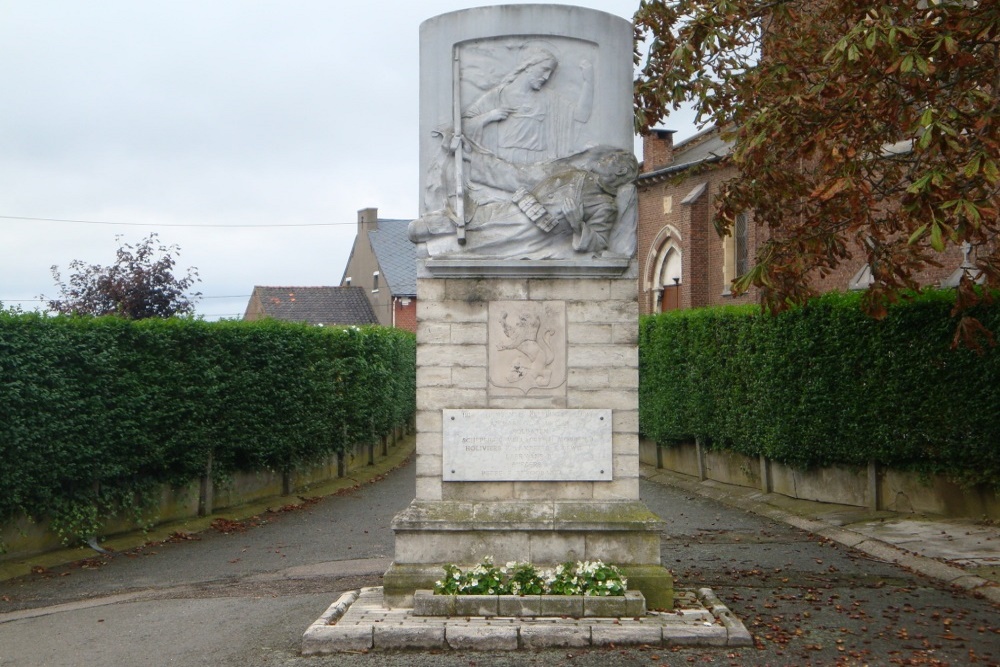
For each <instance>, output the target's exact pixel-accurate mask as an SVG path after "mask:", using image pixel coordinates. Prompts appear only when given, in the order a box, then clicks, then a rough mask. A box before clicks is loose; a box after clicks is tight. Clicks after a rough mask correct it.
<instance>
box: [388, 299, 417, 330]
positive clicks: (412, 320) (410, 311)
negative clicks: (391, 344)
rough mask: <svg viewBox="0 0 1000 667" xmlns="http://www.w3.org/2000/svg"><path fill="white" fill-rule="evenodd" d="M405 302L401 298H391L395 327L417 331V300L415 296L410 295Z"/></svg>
mask: <svg viewBox="0 0 1000 667" xmlns="http://www.w3.org/2000/svg"><path fill="white" fill-rule="evenodd" d="M406 301H407V303H406V304H405V305H404V303H403V299H400V298H396V299H394V300H393V309H394V311H395V312H394V315H393V321H394V322H395V323H396V328H397V329H405V330H406V331H412V332H413V333H416V332H417V300H416V298H413V297H410V298H407V299H406Z"/></svg>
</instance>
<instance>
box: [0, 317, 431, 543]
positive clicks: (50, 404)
mask: <svg viewBox="0 0 1000 667" xmlns="http://www.w3.org/2000/svg"><path fill="white" fill-rule="evenodd" d="M415 359H416V355H415V339H414V337H413V335H412V334H409V333H407V332H404V331H401V330H398V329H387V328H380V327H366V328H362V329H358V328H355V327H349V328H343V329H339V328H322V327H311V326H306V325H295V324H287V323H282V322H276V321H263V322H236V321H224V322H215V323H209V322H203V321H197V320H184V319H169V320H162V319H147V320H140V321H129V320H124V319H121V318H117V317H102V318H91V317H44V316H40V315H37V314H23V315H21V314H12V313H0V416H2V418H0V460H2V461H3V465H0V489H3V493H0V521H4V520H7V519H9V518H11V517H12V516H14V515H15V514H17V513H24V514H27V515H28V516H30V517H34V518H42V517H47V518H49V519H50V520H51V521H52V525H53V527H54V528H55V529H56V530H58V531H59V532H61V533H63V534H64V537H66V538H71V537H73V536H86V535H88V534H93V533H92V532H88V531H93V530H94V529H96V527H97V526H99V525H100V522H101V520H102V517H104V516H106V515H108V514H113V513H115V512H117V511H121V510H123V509H125V510H128V509H131V510H134V511H135V513H136V515H137V518H138V516H139V514H141V509H142V507H141V504H142V503H141V497H142V495H143V493H144V492H148V491H152V490H154V489H156V488H158V486H159V485H160V484H163V483H167V484H171V485H173V486H182V485H184V484H186V483H188V482H191V481H193V480H196V479H198V478H199V477H200V476H202V475H203V474H205V471H206V468H207V466H208V464H209V461H211V471H212V475H213V477H214V478H215V479H217V480H225V479H226V478H227V477H228V476H230V475H231V474H232V473H234V472H236V471H259V470H275V471H281V472H288V471H291V470H293V469H295V468H296V467H298V466H302V465H305V464H308V463H310V462H313V461H316V460H318V459H320V458H321V457H324V456H328V455H330V454H333V453H335V452H340V451H344V450H345V449H346V448H347V446H348V445H349V444H353V443H356V442H365V441H369V440H370V439H372V438H374V437H377V436H379V435H384V434H386V433H388V432H389V431H390V430H391V429H392V428H394V427H396V426H401V425H403V424H405V423H406V422H407V421H408V420H409V418H410V417H411V416H412V414H413V412H414V410H415V366H416V361H415ZM137 498H138V499H139V500H137Z"/></svg>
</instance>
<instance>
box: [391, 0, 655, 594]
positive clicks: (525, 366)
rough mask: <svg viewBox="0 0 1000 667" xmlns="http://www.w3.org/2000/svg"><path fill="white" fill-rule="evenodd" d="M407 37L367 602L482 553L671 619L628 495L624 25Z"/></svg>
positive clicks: (548, 11)
mask: <svg viewBox="0 0 1000 667" xmlns="http://www.w3.org/2000/svg"><path fill="white" fill-rule="evenodd" d="M420 37H421V39H420V44H421V47H420V58H421V62H420V72H421V82H420V85H421V93H420V128H421V137H420V161H421V172H420V173H421V182H420V188H421V203H420V217H419V218H417V219H416V220H414V221H412V222H411V223H410V227H409V234H410V238H411V240H412V241H413V242H414V243H417V244H418V256H419V257H420V259H419V260H418V262H419V266H418V280H417V299H418V301H417V307H418V310H417V460H416V466H417V488H416V498H415V499H414V501H413V502H412V503H411V505H410V506H409V507H408V508H407V509H406V510H404V511H403V512H401V513H400V514H399V515H398V516H397V517H396V519H395V521H394V522H393V530H394V532H395V539H396V549H395V558H394V562H393V564H392V566H391V567H390V569H389V571H388V572H387V573H386V575H385V580H384V586H385V599H386V603H387V604H388V605H389V606H400V607H405V606H410V605H411V604H412V595H413V591H414V590H415V589H418V588H432V587H433V584H434V581H435V580H437V579H439V578H440V577H441V575H442V573H443V570H442V566H443V565H444V564H446V563H455V564H458V565H461V566H471V565H474V564H476V563H478V562H479V561H481V560H482V558H483V557H485V556H492V557H493V558H494V560H495V562H497V563H503V562H506V561H512V560H517V561H530V562H532V563H534V564H538V565H545V566H550V565H554V564H557V563H561V562H565V561H568V560H596V559H600V560H603V561H604V562H606V563H611V564H614V565H618V566H620V567H622V568H623V569H624V570H625V573H626V575H627V576H628V578H629V587H630V588H633V589H636V588H637V589H640V590H642V592H643V593H644V595H645V597H646V599H647V604H648V605H649V606H650V607H651V608H667V609H669V608H671V606H672V598H673V588H672V579H671V577H670V574H669V572H668V571H667V570H665V569H664V568H663V567H662V566H661V563H660V537H659V528H660V522H659V519H658V518H657V517H656V516H655V515H654V514H653V513H652V512H650V511H649V509H648V508H647V507H646V506H645V505H644V504H643V503H642V502H641V501H640V500H639V451H638V426H639V424H638V385H639V377H638V347H637V343H638V301H637V281H636V261H635V258H634V254H635V235H636V201H635V198H636V195H635V187H634V185H633V184H632V182H633V180H634V179H635V177H636V174H637V164H636V160H635V157H634V155H633V153H632V136H633V135H632V27H631V24H630V23H629V22H628V21H626V20H624V19H622V18H619V17H616V16H613V15H610V14H607V13H604V12H599V11H594V10H589V9H582V8H579V7H569V6H561V5H513V6H493V7H480V8H476V9H469V10H464V11H459V12H453V13H450V14H444V15H441V16H437V17H435V18H432V19H430V20H428V21H426V22H424V23H423V24H422V25H421V31H420Z"/></svg>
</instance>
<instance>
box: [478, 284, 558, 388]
mask: <svg viewBox="0 0 1000 667" xmlns="http://www.w3.org/2000/svg"><path fill="white" fill-rule="evenodd" d="M565 319H566V318H565V307H564V304H563V303H562V302H524V301H514V302H509V301H508V302H494V303H491V304H490V350H489V367H490V384H491V385H492V386H493V387H494V388H499V389H501V390H504V389H506V390H514V391H501V393H502V394H513V395H524V394H528V393H531V394H532V395H536V394H543V395H551V394H552V392H553V391H556V392H558V391H561V387H562V385H563V384H564V383H565V381H566V361H565V348H566V343H565V331H566V324H565Z"/></svg>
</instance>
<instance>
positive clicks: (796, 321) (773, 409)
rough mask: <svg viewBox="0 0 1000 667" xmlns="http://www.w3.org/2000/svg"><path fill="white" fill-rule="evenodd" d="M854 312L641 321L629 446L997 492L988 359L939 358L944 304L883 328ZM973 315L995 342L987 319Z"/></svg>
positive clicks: (712, 314) (999, 408) (844, 305)
mask: <svg viewBox="0 0 1000 667" xmlns="http://www.w3.org/2000/svg"><path fill="white" fill-rule="evenodd" d="M859 299H860V296H859V295H857V294H848V295H845V294H828V295H825V296H823V297H820V298H818V299H816V300H815V301H813V302H811V303H809V304H808V305H807V306H805V307H802V308H797V309H794V310H790V311H788V312H784V313H781V314H780V315H777V316H773V317H772V316H770V315H766V314H762V313H761V312H760V310H759V308H756V307H753V306H748V307H743V308H739V307H729V308H706V309H698V310H689V311H673V312H669V313H663V314H660V315H652V316H646V317H644V318H643V319H642V321H641V325H640V340H639V359H640V362H639V363H640V388H639V421H640V429H641V431H642V433H643V434H644V435H645V436H646V437H648V438H650V439H652V440H654V441H656V442H657V443H659V444H664V445H667V444H670V443H673V442H682V441H691V440H693V439H696V438H701V439H703V441H705V442H707V443H709V444H710V445H711V446H713V447H717V448H727V449H733V450H735V451H738V452H740V453H742V454H747V455H750V456H757V455H760V454H763V455H764V456H766V457H767V458H769V459H772V460H774V461H778V462H781V463H786V464H790V465H794V466H799V467H810V466H825V465H831V464H850V465H864V464H866V463H867V462H868V461H870V460H874V461H877V462H879V463H882V464H885V465H889V466H893V467H896V468H900V469H909V470H918V471H923V472H937V473H945V474H948V475H950V476H951V477H953V478H955V479H957V480H959V481H962V482H964V483H967V484H976V483H988V484H991V485H993V486H1000V349H998V348H987V349H986V350H985V351H984V353H983V354H982V355H980V354H977V353H976V352H973V351H970V350H968V349H964V348H960V349H955V350H953V349H951V341H952V337H953V335H954V332H955V326H956V320H955V319H954V318H952V317H951V315H950V311H951V309H952V307H953V305H954V292H953V291H933V292H927V293H924V294H921V295H916V296H914V297H913V298H912V300H908V301H904V302H902V303H899V304H897V305H894V306H892V307H891V308H890V309H889V314H888V316H887V317H886V318H885V319H883V320H874V319H872V318H870V317H867V316H865V315H864V314H863V313H862V312H861V310H860V307H859ZM974 314H975V315H976V316H977V317H978V318H979V319H980V321H981V322H982V323H983V324H984V325H985V326H986V327H987V328H988V329H990V330H991V331H994V332H1000V308H998V307H995V306H994V307H983V308H980V309H979V310H978V311H977V312H975V313H974Z"/></svg>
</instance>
